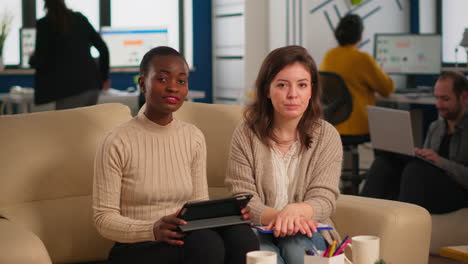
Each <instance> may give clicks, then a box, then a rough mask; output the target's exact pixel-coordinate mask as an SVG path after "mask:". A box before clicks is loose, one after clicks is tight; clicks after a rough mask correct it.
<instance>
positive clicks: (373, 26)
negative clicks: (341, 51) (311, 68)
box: [269, 0, 433, 64]
mask: <svg viewBox="0 0 468 264" xmlns="http://www.w3.org/2000/svg"><path fill="white" fill-rule="evenodd" d="M431 1H433V0H431ZM349 2H350V1H349V0H332V1H324V0H310V1H305V0H270V1H269V4H270V7H269V10H270V18H269V22H270V25H269V26H270V49H274V48H277V47H280V46H284V45H291V44H298V45H303V46H305V47H306V48H307V49H308V50H309V52H310V53H311V54H312V56H313V57H314V59H315V60H316V62H317V63H318V64H320V62H321V60H322V58H323V56H324V54H325V52H326V51H327V50H328V49H330V48H332V47H335V46H336V45H337V43H336V40H335V38H334V36H333V29H332V27H333V28H336V26H337V24H338V22H339V20H340V17H343V16H344V15H345V14H346V13H348V12H350V10H351V11H352V10H353V9H355V11H352V13H355V14H358V15H360V16H361V17H363V18H364V34H363V42H364V45H363V46H362V48H361V49H362V50H363V51H366V52H368V53H370V54H372V53H373V39H374V34H375V33H408V32H409V5H410V4H409V0H367V1H363V3H362V4H361V5H360V6H359V7H357V8H356V7H353V6H351V4H349ZM321 5H322V6H321ZM320 6H321V7H320ZM366 16H367V17H366ZM327 17H328V19H327ZM329 21H330V23H329ZM288 33H289V34H288Z"/></svg>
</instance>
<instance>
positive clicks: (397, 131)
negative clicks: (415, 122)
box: [367, 105, 437, 166]
mask: <svg viewBox="0 0 468 264" xmlns="http://www.w3.org/2000/svg"><path fill="white" fill-rule="evenodd" d="M367 116H368V119H369V133H370V138H371V142H372V146H373V147H374V148H375V149H380V150H385V151H389V152H395V153H400V154H403V155H407V156H412V157H416V158H419V159H421V160H424V161H426V162H429V163H430V164H432V165H434V166H437V165H435V164H434V163H433V162H432V161H430V160H427V159H424V158H423V157H420V156H417V155H416V154H415V150H414V149H415V146H414V142H413V129H412V127H411V116H410V112H408V111H404V110H397V109H393V108H388V107H378V106H370V105H368V106H367Z"/></svg>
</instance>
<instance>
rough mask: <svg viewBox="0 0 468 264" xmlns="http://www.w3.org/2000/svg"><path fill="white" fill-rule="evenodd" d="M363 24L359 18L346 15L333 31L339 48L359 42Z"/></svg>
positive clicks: (354, 15)
mask: <svg viewBox="0 0 468 264" xmlns="http://www.w3.org/2000/svg"><path fill="white" fill-rule="evenodd" d="M363 31H364V24H363V23H362V19H361V17H360V16H358V15H356V14H348V15H346V16H344V17H343V18H342V19H341V20H340V23H338V27H337V28H336V29H335V38H336V40H337V41H338V44H340V46H345V45H353V44H356V43H358V42H359V41H360V40H361V37H362V32H363Z"/></svg>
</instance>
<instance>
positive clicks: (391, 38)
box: [374, 34, 442, 74]
mask: <svg viewBox="0 0 468 264" xmlns="http://www.w3.org/2000/svg"><path fill="white" fill-rule="evenodd" d="M374 46H375V47H374V58H375V59H376V60H377V63H378V64H379V65H381V67H382V69H383V71H385V72H386V73H389V74H440V70H441V63H442V61H441V57H442V49H441V47H442V43H441V37H440V35H432V34H419V35H418V34H375V40H374Z"/></svg>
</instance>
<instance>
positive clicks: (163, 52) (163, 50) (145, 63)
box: [140, 46, 188, 76]
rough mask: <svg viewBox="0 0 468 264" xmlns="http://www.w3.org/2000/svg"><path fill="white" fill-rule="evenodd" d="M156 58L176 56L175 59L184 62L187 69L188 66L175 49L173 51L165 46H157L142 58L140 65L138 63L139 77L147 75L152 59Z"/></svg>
mask: <svg viewBox="0 0 468 264" xmlns="http://www.w3.org/2000/svg"><path fill="white" fill-rule="evenodd" d="M156 56H176V57H179V58H181V59H182V60H183V61H184V62H185V65H187V68H188V64H187V61H186V60H185V58H184V56H182V54H180V53H179V52H178V51H177V50H175V49H173V48H171V47H167V46H159V47H156V48H152V49H150V50H149V51H148V52H146V54H145V55H144V56H143V59H142V60H141V63H140V75H142V76H146V75H147V74H148V70H149V66H150V63H151V61H152V60H153V58H154V57H156Z"/></svg>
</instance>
